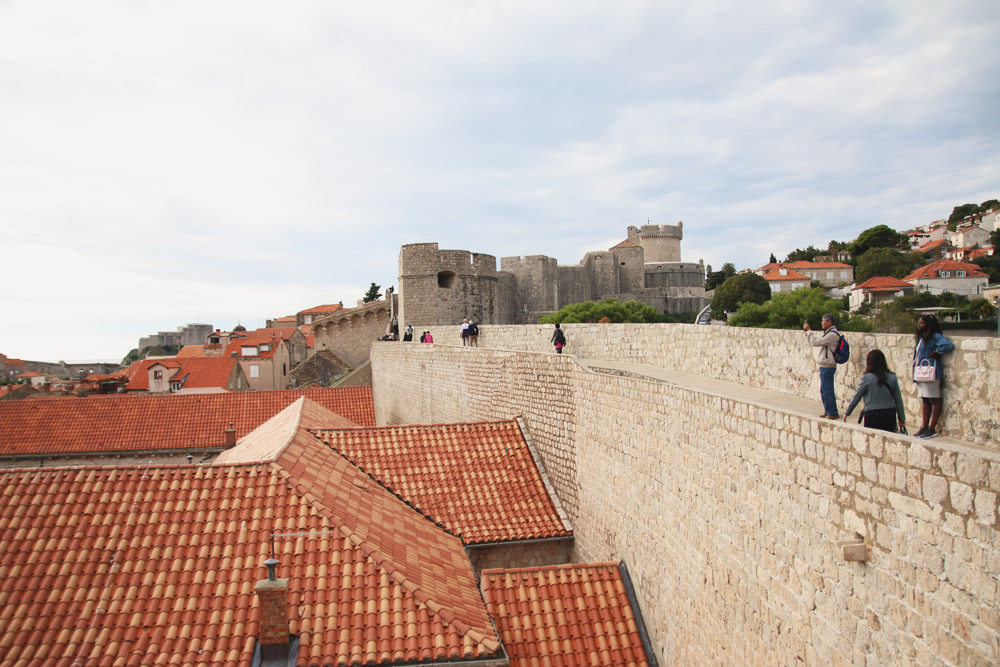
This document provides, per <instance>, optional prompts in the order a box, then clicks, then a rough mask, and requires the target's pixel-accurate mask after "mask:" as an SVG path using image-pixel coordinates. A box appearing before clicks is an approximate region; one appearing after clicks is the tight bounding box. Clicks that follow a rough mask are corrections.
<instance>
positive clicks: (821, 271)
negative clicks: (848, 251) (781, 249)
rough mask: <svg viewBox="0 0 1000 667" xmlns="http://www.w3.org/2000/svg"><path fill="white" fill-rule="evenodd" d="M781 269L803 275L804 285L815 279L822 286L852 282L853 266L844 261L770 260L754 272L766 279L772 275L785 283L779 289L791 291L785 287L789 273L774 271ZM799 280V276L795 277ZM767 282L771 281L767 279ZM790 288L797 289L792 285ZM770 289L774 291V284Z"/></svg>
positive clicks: (835, 285)
mask: <svg viewBox="0 0 1000 667" xmlns="http://www.w3.org/2000/svg"><path fill="white" fill-rule="evenodd" d="M781 269H788V270H789V271H791V272H794V274H797V275H799V276H803V277H805V285H804V286H805V287H808V286H809V284H810V283H811V282H812V281H813V280H815V281H817V282H819V283H820V284H821V285H823V286H824V287H837V286H838V285H840V284H841V283H852V282H854V267H853V266H851V265H850V264H845V263H844V262H833V261H826V262H808V261H805V260H799V261H796V262H770V263H768V264H765V265H764V266H762V267H760V268H759V269H757V270H756V271H754V273H756V274H757V275H759V276H761V277H763V278H764V280H768V276H774V277H773V280H775V281H781V282H783V284H784V285H785V287H786V288H785V289H784V290H779V291H786V292H788V291H791V290H790V289H788V288H787V284H788V280H789V279H788V278H787V276H788V275H789V274H782V273H780V272H779V273H777V274H776V273H775V271H780V270H781ZM797 280H800V281H801V278H797ZM768 282H771V281H770V280H768ZM791 289H797V288H795V287H792V288H791ZM771 291H772V292H773V291H774V286H773V285H772V288H771Z"/></svg>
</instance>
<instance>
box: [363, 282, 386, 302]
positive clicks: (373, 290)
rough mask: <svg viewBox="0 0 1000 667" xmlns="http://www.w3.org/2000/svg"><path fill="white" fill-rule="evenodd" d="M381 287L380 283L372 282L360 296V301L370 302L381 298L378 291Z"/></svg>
mask: <svg viewBox="0 0 1000 667" xmlns="http://www.w3.org/2000/svg"><path fill="white" fill-rule="evenodd" d="M381 289H382V286H381V285H376V284H375V283H372V284H371V286H370V287H369V288H368V291H367V292H365V295H364V296H363V297H361V301H362V302H364V303H371V302H372V301H378V300H379V299H380V298H382V295H381V294H380V293H379V290H381Z"/></svg>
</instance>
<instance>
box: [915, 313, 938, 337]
mask: <svg viewBox="0 0 1000 667" xmlns="http://www.w3.org/2000/svg"><path fill="white" fill-rule="evenodd" d="M919 321H922V322H923V323H924V324H925V325H926V326H925V327H924V332H923V334H921V333H920V329H917V332H916V333H915V334H913V342H914V343H916V342H919V341H920V339H921V338H923V340H924V342H927V341H928V340H929V339H930V337H931V336H933V335H934V334H939V333H941V324H940V323H939V322H938V318H937V316H935V315H931V314H930V313H924V314H923V315H921V316H920V320H919Z"/></svg>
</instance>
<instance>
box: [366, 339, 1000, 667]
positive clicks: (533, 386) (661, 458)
mask: <svg viewBox="0 0 1000 667" xmlns="http://www.w3.org/2000/svg"><path fill="white" fill-rule="evenodd" d="M568 328H569V331H570V341H571V343H570V344H571V345H574V342H573V341H576V344H578V345H579V346H580V347H581V348H586V347H587V345H588V343H586V342H585V338H586V337H587V336H586V335H585V333H584V332H585V329H584V328H583V327H580V328H579V329H577V328H576V327H574V326H573V325H570V326H569V327H568ZM526 329H527V330H528V331H530V330H531V328H530V327H529V328H525V327H522V328H521V332H522V333H521V336H522V337H523V340H524V341H527V340H533V338H531V337H530V336H527V335H525V333H524V332H525V330H526ZM703 329H706V330H707V329H708V327H703ZM491 330H492V331H493V335H494V336H495V337H494V338H493V339H492V340H491V341H490V344H494V343H496V342H497V341H498V340H499V339H500V338H502V337H503V336H504V335H509V336H511V337H513V332H512V331H504V328H502V327H495V328H492V329H485V330H484V334H483V336H484V340H483V344H484V345H485V344H487V340H489V339H486V338H485V337H486V336H489V335H490V331H491ZM536 331H537V336H536V338H537V341H538V342H537V345H536V347H540V348H542V349H547V336H546V335H545V332H544V331H543V330H542V329H541V328H539V329H537V330H536ZM668 331H671V330H668V329H661V328H651V329H650V330H649V331H647V332H645V333H644V335H643V336H641V337H639V338H641V340H642V344H641V345H640V344H639V341H638V340H637V341H636V342H635V343H634V348H629V349H631V353H632V354H637V353H639V352H645V353H646V354H647V357H648V355H649V352H650V350H651V349H654V348H656V349H660V348H661V347H672V346H677V347H681V346H683V345H685V344H689V345H690V344H691V343H694V342H696V341H698V342H699V343H700V345H703V346H708V347H710V348H714V349H715V350H716V354H717V355H718V358H717V359H714V360H711V361H708V359H709V357H708V354H707V353H704V354H703V353H702V352H700V351H698V350H694V349H691V350H689V353H690V354H692V355H693V356H695V357H696V361H695V362H692V363H698V362H699V361H700V362H701V363H705V364H707V366H708V369H707V370H710V371H712V372H721V371H720V370H719V369H720V368H721V367H723V366H725V365H726V364H727V363H731V362H729V361H727V359H726V358H725V355H724V354H722V352H723V351H725V350H727V349H729V346H728V345H727V343H731V344H732V350H733V354H734V355H736V356H738V357H742V358H747V357H748V355H747V354H746V353H744V352H739V351H738V350H741V349H743V348H745V347H746V346H745V341H744V340H735V339H730V338H729V337H730V336H731V335H732V334H730V333H729V332H728V331H726V330H719V331H717V332H711V333H709V332H708V331H706V332H705V333H702V334H699V333H697V332H695V331H684V330H683V328H682V329H680V330H678V331H677V332H675V333H674V335H672V336H671V337H670V341H671V342H670V343H669V344H665V345H663V346H660V345H654V344H653V340H654V339H655V338H656V336H655V335H654V334H658V335H659V337H660V338H667V336H666V334H667V332H668ZM742 333H743V335H746V334H747V333H748V332H747V331H746V330H743V332H742ZM754 333H756V332H754ZM441 334H442V339H444V338H447V337H448V334H447V333H445V331H444V330H442V331H441ZM775 334H776V335H775V337H774V339H773V342H774V344H775V345H778V344H779V343H781V341H782V340H783V336H782V335H779V334H781V332H775ZM437 336H438V332H437V331H435V337H436V338H437ZM593 338H597V337H596V336H593ZM602 338H603V339H604V340H606V341H607V345H610V346H613V347H615V348H616V349H618V348H621V347H622V346H627V345H632V343H629V342H628V340H627V337H626V336H625V334H624V333H619V334H618V335H614V334H613V333H612V331H611V330H606V331H605V332H604V333H603V335H602ZM456 340H457V337H456ZM736 342H739V343H742V345H735V343H736ZM589 345H590V346H591V351H592V352H594V353H595V354H596V353H598V352H600V351H601V350H602V348H601V346H600V344H599V343H598V342H597V341H596V340H595V341H593V342H591V343H589ZM783 345H784V346H785V348H782V349H785V350H786V351H785V353H784V356H794V355H795V354H798V353H799V351H800V347H801V341H798V342H797V343H796V342H795V341H794V340H793V338H792V337H791V336H790V337H789V338H788V340H787V341H786V342H784V343H783ZM526 347H529V345H528V344H527V343H524V344H523V345H522V348H526ZM571 349H572V348H571ZM995 349H996V348H991V350H993V351H994V352H995ZM603 353H604V354H608V355H610V354H611V352H608V351H604V352H603ZM658 354H661V355H665V354H666V352H664V351H662V350H661V351H660V352H658ZM677 356H680V355H677ZM774 357H775V358H774V361H772V363H774V364H779V363H784V362H782V361H781V355H780V353H778V352H776V353H775V354H774ZM789 363H791V362H789ZM713 365H718V368H713ZM732 365H737V364H732ZM794 365H795V366H796V367H798V366H801V368H802V369H803V370H802V372H803V374H806V369H808V368H809V367H808V364H806V363H805V362H802V363H801V364H794ZM897 365H898V364H897ZM764 366H765V365H764V363H763V362H761V363H760V364H757V363H755V364H753V369H754V373H753V374H747V375H746V376H747V377H749V376H751V375H756V376H758V377H764V376H766V374H767V373H766V369H765V367H764ZM995 367H996V364H994V368H995ZM372 372H373V385H374V397H375V410H376V418H377V421H378V423H379V424H390V423H407V422H416V423H431V422H446V421H457V420H463V421H464V420H470V419H507V418H511V417H514V416H516V415H523V416H524V418H525V420H526V422H527V426H528V428H529V429H530V433H531V436H532V438H533V440H534V442H535V445H536V447H537V448H538V450H539V451H540V453H541V456H542V458H543V460H544V463H545V466H546V468H547V471H548V475H549V479H550V480H551V481H552V483H553V484H554V485H555V487H556V489H557V492H558V494H559V497H560V499H561V500H562V503H563V506H564V507H565V509H566V510H567V513H568V514H569V517H570V520H571V522H572V523H573V526H574V531H575V546H574V553H573V558H574V559H575V560H577V561H606V560H618V559H624V560H625V561H626V562H628V563H629V569H630V571H631V572H632V574H633V580H634V581H635V584H636V588H637V592H638V595H639V600H640V605H641V607H642V612H643V615H644V617H645V619H646V622H647V624H648V626H649V629H650V631H651V635H652V641H653V645H654V647H655V650H656V653H657V655H658V657H659V658H660V660H661V663H662V664H678V665H681V664H683V665H688V664H694V665H715V664H753V665H778V664H834V665H842V664H855V665H864V664H868V665H882V664H901V663H912V664H921V665H931V664H997V663H998V662H1000V643H998V641H1000V608H998V578H1000V534H998V532H1000V531H998V529H997V493H998V492H1000V455H998V454H996V453H993V452H988V451H986V450H981V449H975V450H973V449H970V448H955V447H951V446H948V445H947V444H945V443H942V442H940V441H920V440H914V439H910V438H904V437H901V436H895V435H889V434H884V435H879V434H876V433H873V432H867V431H865V430H864V429H862V428H860V427H858V426H856V425H854V424H851V423H848V424H845V423H842V422H828V421H825V420H820V419H818V418H803V417H798V416H793V415H790V414H788V413H784V412H782V411H780V410H778V409H775V408H769V407H764V406H760V405H756V404H753V403H750V402H747V401H741V400H734V399H729V398H723V397H720V396H715V395H712V394H708V393H704V392H698V391H693V390H689V389H685V388H682V387H679V386H676V385H670V384H667V383H664V382H654V381H646V380H640V379H633V378H629V377H620V376H610V375H602V374H595V373H592V372H589V371H587V370H586V369H584V368H583V367H581V366H579V365H578V364H577V363H576V362H575V360H573V359H572V358H571V357H568V356H557V355H554V354H551V353H532V352H525V351H523V349H522V350H498V349H485V348H479V349H478V350H470V349H462V348H456V347H453V346H449V345H441V344H435V345H420V344H413V345H408V344H398V345H381V346H374V347H373V348H372ZM809 374H811V371H810V373H809ZM797 381H798V382H803V383H805V382H808V380H807V379H806V378H804V377H803V378H801V379H799V380H797ZM856 534H860V535H861V536H862V537H863V539H864V540H865V542H866V544H867V545H868V548H869V555H868V560H867V562H864V563H860V562H847V561H845V560H844V559H843V555H842V548H841V547H840V546H838V542H840V541H841V540H845V539H850V538H853V537H855V535H856Z"/></svg>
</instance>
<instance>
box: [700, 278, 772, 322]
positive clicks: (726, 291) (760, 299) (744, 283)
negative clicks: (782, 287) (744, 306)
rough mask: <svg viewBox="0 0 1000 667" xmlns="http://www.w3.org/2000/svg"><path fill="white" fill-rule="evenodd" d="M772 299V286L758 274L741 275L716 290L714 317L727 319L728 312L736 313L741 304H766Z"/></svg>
mask: <svg viewBox="0 0 1000 667" xmlns="http://www.w3.org/2000/svg"><path fill="white" fill-rule="evenodd" d="M770 298H771V286H770V285H768V284H767V281H766V280H764V279H763V278H761V277H760V276H758V275H757V274H756V273H740V274H738V275H735V276H733V277H732V278H727V279H726V281H725V282H724V283H722V284H721V285H719V287H718V288H717V289H716V290H715V297H714V298H713V299H712V317H713V318H714V319H716V320H724V319H726V313H727V312H734V311H735V310H736V309H737V308H739V305H740V304H741V303H747V302H750V303H764V302H765V301H767V300H768V299H770Z"/></svg>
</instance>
